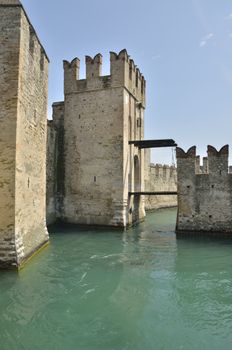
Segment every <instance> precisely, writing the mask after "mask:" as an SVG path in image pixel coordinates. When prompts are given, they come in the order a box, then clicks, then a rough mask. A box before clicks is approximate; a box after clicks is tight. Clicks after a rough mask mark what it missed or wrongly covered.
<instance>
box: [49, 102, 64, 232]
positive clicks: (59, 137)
mask: <svg viewBox="0 0 232 350" xmlns="http://www.w3.org/2000/svg"><path fill="white" fill-rule="evenodd" d="M63 123H64V103H63V102H57V103H54V104H53V119H52V120H48V125H47V126H48V132H47V166H46V169H47V189H46V208H47V212H46V222H47V225H51V224H53V223H55V222H56V220H57V219H60V213H61V212H62V207H63V195H64V160H63V148H64V131H63Z"/></svg>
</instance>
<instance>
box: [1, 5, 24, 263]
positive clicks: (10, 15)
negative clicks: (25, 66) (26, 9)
mask: <svg viewBox="0 0 232 350" xmlns="http://www.w3.org/2000/svg"><path fill="white" fill-rule="evenodd" d="M1 5H2V2H0V33H1V35H0V91H1V93H0V105H1V108H0V222H1V225H0V265H4V262H7V263H8V264H11V263H15V260H16V256H15V241H14V232H15V222H14V218H15V205H14V199H15V147H16V121H17V107H18V106H17V95H18V80H17V76H18V72H19V45H20V31H19V28H20V8H14V7H13V8H8V7H2V6H1Z"/></svg>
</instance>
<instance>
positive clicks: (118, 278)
mask: <svg viewBox="0 0 232 350" xmlns="http://www.w3.org/2000/svg"><path fill="white" fill-rule="evenodd" d="M175 218H176V211H175V210H162V211H159V212H156V213H154V214H152V215H149V216H148V217H147V220H146V222H145V223H143V224H141V225H139V226H137V227H135V228H133V229H131V230H129V231H125V232H123V233H122V232H117V231H99V230H98V231H93V230H85V231H80V230H76V231H74V230H73V229H72V230H66V231H63V230H62V232H60V233H58V232H54V234H53V235H52V236H51V245H50V247H49V248H48V249H47V250H45V251H44V252H43V254H40V255H39V256H38V257H37V258H35V259H34V260H32V262H31V263H30V264H29V265H28V266H27V267H26V269H25V270H23V271H22V273H21V274H20V275H16V274H1V275H0V311H1V318H0V344H1V346H0V349H1V350H2V349H3V350H8V349H10V350H14V349H17V350H18V349H26V350H27V349H32V348H33V349H46V350H47V349H48V350H49V349H54V348H55V349H57V350H59V349H60V350H63V349H67V350H69V349H70V350H71V349H72V350H73V349H78V350H98V349H99V350H109V349H115V350H122V349H127V350H132V349H133V350H141V349H143V350H151V349H154V348H155V349H157V350H159V349H160V350H161V349H165V350H166V349H167V350H169V349H170V350H173V349H174V350H175V349H209V348H210V349H218V348H219V347H220V349H230V343H231V341H232V336H231V334H230V333H231V332H230V329H231V327H232V318H231V315H232V310H231V287H232V286H231V280H232V279H231V273H232V264H231V247H232V246H231V243H229V244H228V243H227V242H222V241H220V242H218V241H212V242H211V241H209V242H203V241H201V240H179V239H178V240H176V236H175V233H174V227H175ZM54 335H55V336H54ZM2 344H4V345H2Z"/></svg>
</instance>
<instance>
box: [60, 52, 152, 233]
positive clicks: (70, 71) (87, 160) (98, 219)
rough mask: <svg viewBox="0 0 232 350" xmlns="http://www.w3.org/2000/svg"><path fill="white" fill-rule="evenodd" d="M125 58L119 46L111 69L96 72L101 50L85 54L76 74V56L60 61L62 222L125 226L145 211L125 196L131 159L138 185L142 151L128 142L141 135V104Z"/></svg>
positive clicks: (137, 78) (139, 84)
mask: <svg viewBox="0 0 232 350" xmlns="http://www.w3.org/2000/svg"><path fill="white" fill-rule="evenodd" d="M131 62H132V61H131V60H130V59H129V56H128V55H127V52H126V51H125V50H122V51H121V52H120V53H119V55H117V54H115V53H111V74H110V75H109V76H101V75H100V74H101V64H102V57H101V55H100V54H98V55H96V56H95V57H94V58H93V59H92V58H91V57H89V56H86V77H87V78H86V79H83V80H79V65H80V62H79V60H78V59H74V60H73V61H72V62H71V63H69V62H67V61H64V73H65V74H64V91H65V101H64V111H65V112H64V152H63V158H64V164H65V166H64V192H63V205H62V207H61V219H62V220H63V221H65V222H69V223H77V224H92V225H109V226H121V227H125V226H127V225H128V224H131V223H133V222H135V221H137V220H138V219H141V218H142V216H144V215H145V212H144V209H143V205H144V204H143V203H144V201H143V199H142V198H138V199H137V198H129V196H128V190H129V187H133V186H135V176H134V172H135V160H136V162H137V163H136V164H137V180H136V181H137V182H138V184H139V187H140V189H142V188H143V177H144V175H143V162H144V160H143V151H139V150H138V149H135V147H134V146H129V144H128V141H129V140H130V139H141V138H143V121H142V119H143V110H144V107H145V80H144V78H143V77H142V75H141V73H140V72H139V70H138V69H135V68H133V70H132V71H130V66H131ZM133 79H134V80H133ZM138 120H139V121H138ZM129 132H130V133H129ZM136 157H137V158H136Z"/></svg>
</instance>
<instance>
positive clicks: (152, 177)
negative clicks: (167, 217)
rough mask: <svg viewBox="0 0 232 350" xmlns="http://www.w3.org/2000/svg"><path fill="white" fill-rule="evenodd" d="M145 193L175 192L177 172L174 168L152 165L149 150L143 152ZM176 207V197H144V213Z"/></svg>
mask: <svg viewBox="0 0 232 350" xmlns="http://www.w3.org/2000/svg"><path fill="white" fill-rule="evenodd" d="M144 180H145V192H176V191H177V171H176V167H175V166H169V165H162V164H153V163H151V159H150V149H146V150H145V174H144ZM176 206H177V196H176V195H172V196H166V195H165V196H154V195H149V196H146V197H145V209H146V211H152V210H157V209H161V208H170V207H176Z"/></svg>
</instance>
